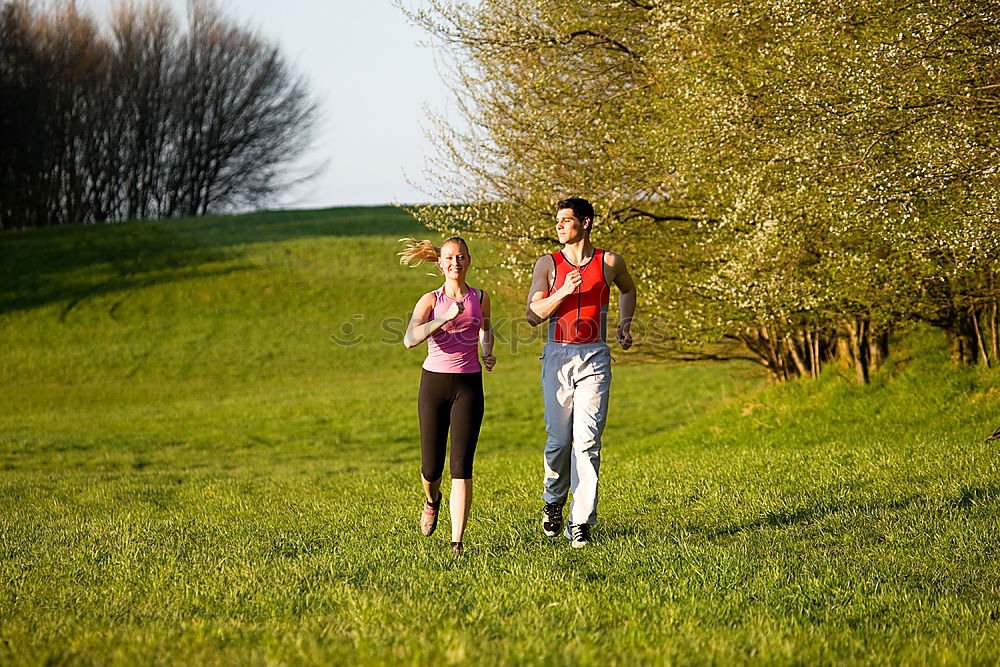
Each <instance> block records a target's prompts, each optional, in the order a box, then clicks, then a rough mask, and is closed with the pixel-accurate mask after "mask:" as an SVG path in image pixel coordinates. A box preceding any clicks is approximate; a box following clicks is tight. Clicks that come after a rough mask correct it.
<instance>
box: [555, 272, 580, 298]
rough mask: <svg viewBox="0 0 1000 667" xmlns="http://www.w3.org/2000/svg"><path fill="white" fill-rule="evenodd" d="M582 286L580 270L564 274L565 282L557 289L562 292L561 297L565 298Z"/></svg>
mask: <svg viewBox="0 0 1000 667" xmlns="http://www.w3.org/2000/svg"><path fill="white" fill-rule="evenodd" d="M582 284H583V276H582V275H580V269H573V270H572V271H570V272H569V273H567V274H566V280H565V281H564V282H563V284H562V287H560V288H559V291H560V292H562V296H563V297H567V296H569V295H570V294H572V293H573V292H575V291H576V290H577V288H578V287H580V285H582Z"/></svg>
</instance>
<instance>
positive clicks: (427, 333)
mask: <svg viewBox="0 0 1000 667" xmlns="http://www.w3.org/2000/svg"><path fill="white" fill-rule="evenodd" d="M434 301H435V299H434V292H428V293H427V294H425V295H423V296H422V297H420V300H419V301H417V305H416V306H414V307H413V317H411V318H410V324H409V325H407V327H406V334H405V335H404V336H403V345H405V346H406V347H408V348H409V347H414V346H416V345H420V344H421V343H423V342H424V341H425V340H427V339H428V338H430V337H431V336H432V335H433V334H434V332H435V331H437V330H438V329H440V328H441V327H443V326H444V325H445V324H446V323H448V322H451V321H452V320H453V319H455V318H456V317H458V316H459V314H460V313H461V312H462V311H463V310H464V309H465V306H464V305H462V303H461V302H458V301H453V302H452V304H451V306H450V307H449V308H448V310H447V312H445V314H444V315H442V316H441V317H435V318H434V319H431V314H432V313H433V312H434Z"/></svg>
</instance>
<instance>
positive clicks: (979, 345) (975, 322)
mask: <svg viewBox="0 0 1000 667" xmlns="http://www.w3.org/2000/svg"><path fill="white" fill-rule="evenodd" d="M969 320H970V321H971V323H972V331H973V332H974V333H975V334H976V349H977V351H978V352H979V364H980V365H982V366H985V367H986V368H989V367H990V357H989V355H987V354H986V347H985V345H984V344H983V333H982V331H980V329H979V313H978V312H976V308H975V307H974V306H973V307H971V308H969Z"/></svg>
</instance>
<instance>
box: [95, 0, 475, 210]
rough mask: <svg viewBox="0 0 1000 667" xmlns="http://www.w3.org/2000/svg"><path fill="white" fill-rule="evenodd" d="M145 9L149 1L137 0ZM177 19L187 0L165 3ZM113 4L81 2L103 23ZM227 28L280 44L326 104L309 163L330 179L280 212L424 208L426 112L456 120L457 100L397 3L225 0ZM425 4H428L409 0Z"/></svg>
mask: <svg viewBox="0 0 1000 667" xmlns="http://www.w3.org/2000/svg"><path fill="white" fill-rule="evenodd" d="M136 2H137V3H138V4H141V3H142V2H143V0H136ZM166 2H168V4H169V5H171V6H172V7H174V8H175V11H177V13H178V16H180V17H184V15H185V13H184V12H185V7H186V2H185V0H166ZM113 4H116V3H115V0H77V7H78V8H80V9H89V10H90V11H92V12H93V13H94V14H95V15H97V16H98V17H101V18H103V17H104V16H106V12H107V11H108V9H109V7H111V6H112V5H113ZM216 4H217V6H219V8H220V10H221V13H222V14H223V16H225V17H226V19H227V20H228V21H230V22H233V23H236V24H238V25H241V26H244V27H249V28H251V29H254V30H255V31H256V32H258V33H259V34H260V35H262V36H263V37H265V38H266V39H268V40H269V41H272V42H275V43H277V44H278V46H279V48H280V49H281V52H282V54H283V55H284V57H285V59H286V60H287V62H288V63H289V64H290V65H291V66H292V67H293V68H294V69H295V70H296V72H298V73H300V74H302V75H304V76H305V77H306V79H307V81H308V82H309V85H310V88H311V90H312V92H313V95H314V98H315V99H316V100H317V101H318V102H319V106H320V120H319V122H318V123H317V127H316V132H315V140H314V149H313V150H312V151H311V152H310V153H309V155H307V156H306V157H305V158H304V162H305V163H306V164H320V163H323V162H326V163H327V165H326V168H325V170H324V171H323V173H322V174H321V175H320V176H319V177H317V178H316V179H315V180H314V181H312V182H311V183H310V184H308V185H307V186H304V187H303V188H301V189H299V190H298V191H295V192H290V193H289V194H288V196H286V197H285V198H284V200H283V201H280V202H277V203H276V204H275V206H276V207H283V208H321V207H326V206H342V205H351V204H386V203H418V202H426V201H431V200H432V197H430V196H429V195H427V194H425V193H424V192H422V191H421V190H419V189H417V188H414V187H413V186H411V185H410V184H409V183H407V179H409V180H410V181H412V182H413V183H416V184H418V185H419V184H422V183H424V182H425V168H426V167H425V159H426V158H428V157H430V156H431V155H432V149H431V146H430V143H429V141H428V140H427V138H426V137H425V136H424V132H425V130H427V129H429V128H430V121H429V120H428V119H427V113H426V110H425V109H426V108H429V109H431V110H432V111H435V112H437V113H441V114H445V115H447V116H448V117H449V118H452V117H453V116H454V115H455V110H456V104H455V103H454V102H453V101H452V97H453V95H452V93H451V92H450V91H449V90H448V89H447V87H446V86H445V84H444V81H443V78H442V72H441V71H440V67H441V65H440V63H439V60H440V54H439V52H437V51H435V49H432V48H431V47H429V46H422V45H420V43H421V42H423V43H426V42H428V41H430V40H429V37H428V36H427V35H426V34H425V33H424V32H423V31H422V30H421V29H420V28H417V27H416V26H413V25H412V24H410V23H409V22H408V21H407V19H406V16H405V15H404V14H403V13H402V12H401V11H400V10H399V9H397V8H396V7H394V6H393V4H392V1H391V0H219V1H218V2H217V3H216ZM404 4H405V5H406V6H407V7H411V8H414V7H420V6H422V5H423V4H424V3H423V2H422V1H421V0H404ZM436 54H437V55H436Z"/></svg>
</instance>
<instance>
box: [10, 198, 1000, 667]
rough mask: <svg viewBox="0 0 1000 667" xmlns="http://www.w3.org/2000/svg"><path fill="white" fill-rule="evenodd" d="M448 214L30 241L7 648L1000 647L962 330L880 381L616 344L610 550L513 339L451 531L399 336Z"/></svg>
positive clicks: (869, 654)
mask: <svg viewBox="0 0 1000 667" xmlns="http://www.w3.org/2000/svg"><path fill="white" fill-rule="evenodd" d="M421 233H422V230H421V229H420V228H419V227H417V226H416V225H415V224H414V223H413V222H411V221H410V220H409V219H408V218H407V217H406V215H405V214H403V213H401V212H400V211H397V210H393V209H338V210H331V211H316V212H297V213H262V214H255V215H248V216H239V217H220V218H210V219H203V220H185V221H174V222H163V223H129V224H123V225H118V226H115V227H74V228H65V229H51V230H40V231H32V232H24V233H12V234H5V235H2V236H0V257H2V266H0V278H2V287H0V290H2V291H0V345H2V347H3V354H2V356H0V388H2V391H0V415H2V416H0V663H5V664H6V663H9V664H43V663H44V664H106V663H109V662H114V663H127V664H132V663H170V664H203V663H240V664H243V663H251V664H257V663H260V664H266V663H281V664H300V663H301V664H331V663H358V662H360V663H373V662H374V663H395V662H404V663H419V664H431V663H457V662H470V663H475V664H498V663H499V664H513V663H533V664H571V663H580V662H582V663H591V664H596V663H601V664H605V663H612V664H634V663H654V664H670V663H682V664H687V663H717V664H728V663H767V664H812V663H825V664H833V663H836V664H841V663H848V664H850V663H854V664H871V663H875V664H911V663H915V664H990V663H995V662H997V661H998V660H1000V649H998V648H997V644H998V639H1000V633H998V629H1000V602H998V598H1000V590H998V589H1000V567H998V565H997V559H998V555H1000V554H998V553H997V547H998V539H997V535H998V534H1000V525H998V523H1000V522H998V518H997V517H998V510H1000V457H998V455H997V446H996V444H995V443H994V444H986V443H984V441H983V439H984V438H985V436H986V435H988V434H989V433H991V432H992V430H993V428H994V427H995V426H997V425H1000V376H998V374H997V372H996V371H983V370H980V369H959V370H949V369H948V368H947V366H946V363H945V359H944V354H943V352H942V350H941V341H940V340H939V339H938V337H937V336H936V334H934V333H933V332H917V333H914V334H911V335H910V336H908V337H907V338H905V339H904V340H901V341H900V342H899V344H898V345H897V346H896V348H897V349H899V350H900V352H898V353H897V354H896V356H895V357H893V359H892V360H891V363H890V365H889V366H888V367H887V368H886V369H884V370H883V371H882V372H880V373H879V374H877V375H876V376H875V378H874V381H873V383H872V385H870V386H868V387H864V388H861V389H858V388H856V387H854V386H853V385H852V382H851V379H850V374H849V373H846V372H843V373H842V372H840V371H838V370H837V369H835V368H830V369H828V370H827V372H826V374H825V375H824V376H823V377H822V378H821V379H820V381H819V382H816V383H811V382H802V383H792V384H788V385H785V386H768V385H767V384H766V382H765V381H764V379H763V377H762V376H761V374H760V373H759V372H757V371H756V370H754V369H753V368H752V367H750V366H748V365H746V364H741V363H731V364H709V365H697V364H696V365H672V364H649V363H639V362H638V361H636V356H635V355H629V354H621V353H619V352H616V353H615V355H616V357H618V360H619V361H618V363H617V364H616V365H615V367H614V372H615V380H614V386H613V389H612V403H611V413H610V419H609V424H608V428H607V431H606V437H605V442H606V444H605V459H604V467H603V468H602V473H603V477H602V500H601V524H600V526H599V528H598V529H597V531H596V536H597V538H598V543H597V544H595V545H594V547H593V548H591V549H586V550H571V549H570V548H569V546H568V542H567V541H566V540H563V539H547V538H544V537H543V536H542V535H541V534H540V531H539V527H538V515H539V511H540V499H539V495H540V480H541V446H542V442H543V438H544V433H543V424H542V414H541V397H540V390H539V388H538V373H539V367H538V364H539V362H538V359H537V357H538V351H539V349H540V341H538V340H537V339H536V340H521V341H519V342H518V344H517V345H516V346H512V345H511V344H510V343H509V342H507V343H501V344H500V345H499V346H498V357H499V358H500V361H499V364H498V366H497V369H496V371H495V372H494V373H493V374H491V375H489V376H487V378H486V391H487V421H486V423H485V425H484V428H483V434H482V439H481V441H480V448H479V452H478V454H477V459H476V461H477V463H476V465H477V467H476V480H477V481H476V484H477V486H476V491H475V501H474V505H473V516H472V519H471V522H470V525H469V529H468V532H467V537H466V539H467V552H466V555H465V557H463V558H462V559H460V560H456V559H454V558H453V557H451V555H450V553H449V550H448V548H447V540H448V532H449V531H448V526H447V519H445V520H444V525H443V526H442V527H441V528H439V532H438V533H437V534H435V535H434V536H433V537H432V538H430V539H427V538H423V537H421V536H420V535H419V533H418V531H417V529H416V521H417V515H418V511H419V507H420V491H419V450H418V444H417V439H416V433H417V430H416V388H417V381H418V377H419V366H420V363H421V361H422V358H423V351H422V350H406V349H404V348H403V346H402V345H401V344H399V343H398V340H399V336H398V332H399V331H401V327H402V323H403V321H404V319H405V317H406V315H407V314H408V312H409V310H410V308H412V305H413V303H414V302H415V301H416V299H417V297H418V296H419V295H420V293H421V292H422V291H424V290H427V289H431V288H432V287H434V286H435V285H436V280H435V279H434V278H432V277H429V276H427V275H425V274H426V273H427V272H426V271H423V270H420V269H416V270H413V269H409V270H408V269H404V268H401V267H399V266H398V264H396V262H395V257H394V253H395V251H396V250H397V244H396V243H395V241H396V239H397V238H399V237H400V236H404V235H411V234H418V235H419V234H421ZM472 251H473V255H474V260H475V262H476V264H477V265H478V267H480V270H481V269H482V267H483V266H488V265H490V264H491V261H492V260H491V254H492V252H493V251H492V250H491V249H490V248H489V247H488V246H487V245H486V244H485V243H483V242H481V241H478V242H477V241H475V240H474V241H473V247H472ZM475 270H476V269H475V268H474V269H473V271H474V272H475ZM474 275H476V274H474ZM478 275H479V276H480V277H481V276H482V275H483V274H482V273H480V274H478ZM490 275H501V274H499V273H498V272H491V274H490ZM489 287H492V286H489ZM521 291H522V290H521V289H514V290H512V291H511V292H510V293H505V292H502V291H501V292H497V291H496V290H494V297H495V302H496V305H495V310H496V313H495V314H496V316H497V317H498V318H515V317H516V316H517V315H518V314H520V312H521V308H522V306H521V301H520V298H521V297H520V292H521ZM348 325H349V326H348ZM512 331H516V332H518V334H519V335H522V336H523V335H524V334H526V333H527V330H525V329H524V328H523V327H520V328H517V327H510V328H508V334H509V333H510V332H512ZM332 336H336V337H340V338H341V339H351V340H354V341H356V344H354V345H351V346H344V345H338V344H336V343H335V342H334V341H333V340H332V338H331V337H332ZM512 347H514V348H515V349H513V350H512Z"/></svg>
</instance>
